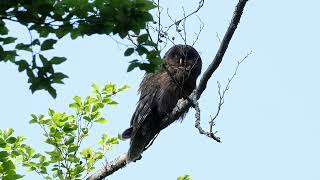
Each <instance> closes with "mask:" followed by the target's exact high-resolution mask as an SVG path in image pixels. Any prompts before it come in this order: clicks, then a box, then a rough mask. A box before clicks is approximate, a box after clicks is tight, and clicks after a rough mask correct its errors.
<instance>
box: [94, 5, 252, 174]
mask: <svg viewBox="0 0 320 180" xmlns="http://www.w3.org/2000/svg"><path fill="white" fill-rule="evenodd" d="M247 2H248V0H239V2H238V4H237V6H236V9H235V11H234V12H233V17H232V20H231V22H230V24H229V27H228V29H227V32H226V33H225V35H224V38H223V39H222V41H221V44H220V47H219V49H218V51H217V53H216V56H215V57H214V59H213V60H212V63H211V64H210V65H209V67H208V68H207V69H206V71H205V72H204V73H203V75H202V77H201V80H200V83H199V85H198V87H197V88H196V89H195V90H194V91H193V92H192V94H191V95H190V96H189V99H193V100H198V99H199V98H200V96H201V94H202V93H203V91H204V90H205V89H206V87H207V83H208V80H209V79H210V78H211V76H212V74H213V73H214V72H215V71H216V70H217V68H218V67H219V65H220V63H221V62H222V59H223V56H224V54H225V52H226V50H227V48H228V45H229V43H230V40H231V38H232V36H233V34H234V32H235V30H236V29H237V26H238V24H239V22H240V18H241V15H242V13H243V9H244V7H245V5H246V3H247ZM190 106H191V103H190V102H189V101H188V100H179V101H178V103H177V105H176V107H175V108H174V109H173V111H172V112H171V113H170V114H169V115H168V116H167V117H166V118H164V119H163V120H162V123H161V129H164V128H166V127H168V126H169V125H170V124H172V123H173V122H174V121H175V120H176V119H178V118H179V117H180V116H181V115H182V114H183V113H185V112H186V111H187V110H188V109H189V108H190ZM125 156H126V154H124V155H121V156H120V157H118V158H117V159H115V160H113V161H112V162H110V163H108V164H107V165H106V166H105V167H103V168H102V169H100V170H98V171H97V172H95V173H94V174H93V175H91V176H90V177H89V178H88V180H96V179H103V178H105V177H107V176H108V175H110V174H112V173H114V172H115V171H117V170H119V169H121V168H123V167H124V166H126V157H125Z"/></svg>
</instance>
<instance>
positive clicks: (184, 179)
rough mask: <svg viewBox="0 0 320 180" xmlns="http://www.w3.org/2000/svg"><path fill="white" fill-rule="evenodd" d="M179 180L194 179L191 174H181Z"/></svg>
mask: <svg viewBox="0 0 320 180" xmlns="http://www.w3.org/2000/svg"><path fill="white" fill-rule="evenodd" d="M177 180H192V179H191V176H189V175H185V176H179V177H178V179H177Z"/></svg>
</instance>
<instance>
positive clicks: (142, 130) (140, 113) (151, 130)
mask: <svg viewBox="0 0 320 180" xmlns="http://www.w3.org/2000/svg"><path fill="white" fill-rule="evenodd" d="M158 82H159V81H158V79H157V75H155V74H151V75H147V76H146V77H145V78H144V80H143V81H142V83H141V85H140V92H141V96H140V99H139V101H138V104H137V107H136V110H135V112H134V114H133V116H132V118H131V123H130V124H131V127H130V128H129V129H127V130H126V131H124V133H123V137H124V138H131V141H130V148H129V151H128V155H127V160H128V161H133V160H136V159H137V158H139V157H140V155H141V153H142V152H143V151H144V149H145V147H146V146H147V145H148V144H149V142H150V141H152V139H153V138H154V137H155V136H156V135H157V134H158V132H159V124H158V122H159V115H158V112H157V108H156V107H157V99H158V98H159V96H161V90H160V84H159V83H158Z"/></svg>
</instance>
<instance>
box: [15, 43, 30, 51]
mask: <svg viewBox="0 0 320 180" xmlns="http://www.w3.org/2000/svg"><path fill="white" fill-rule="evenodd" d="M16 49H19V50H24V51H30V52H31V51H32V49H31V46H30V44H23V43H19V44H17V45H16Z"/></svg>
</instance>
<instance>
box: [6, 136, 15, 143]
mask: <svg viewBox="0 0 320 180" xmlns="http://www.w3.org/2000/svg"><path fill="white" fill-rule="evenodd" d="M16 141H17V138H15V137H9V138H8V139H7V143H9V144H14V143H15V142H16Z"/></svg>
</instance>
